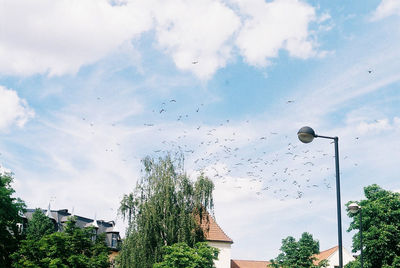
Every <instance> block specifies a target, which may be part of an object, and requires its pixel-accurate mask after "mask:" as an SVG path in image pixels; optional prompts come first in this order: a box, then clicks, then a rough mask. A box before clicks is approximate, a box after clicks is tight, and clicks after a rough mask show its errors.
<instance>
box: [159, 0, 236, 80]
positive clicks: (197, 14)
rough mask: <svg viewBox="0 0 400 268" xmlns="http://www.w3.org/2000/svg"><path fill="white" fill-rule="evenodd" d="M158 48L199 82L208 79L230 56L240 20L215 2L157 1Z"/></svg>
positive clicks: (191, 0) (226, 8)
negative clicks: (234, 34) (232, 39)
mask: <svg viewBox="0 0 400 268" xmlns="http://www.w3.org/2000/svg"><path fill="white" fill-rule="evenodd" d="M156 20H157V26H156V32H157V40H158V43H159V45H160V46H161V47H162V48H163V49H164V50H165V51H166V52H167V53H169V54H171V56H172V58H173V60H174V62H175V64H176V66H177V67H178V68H179V69H182V70H190V71H192V72H193V73H194V74H195V75H197V76H198V77H200V78H205V79H207V78H209V77H210V76H211V75H213V74H214V73H215V71H216V70H217V69H219V68H221V67H224V66H225V64H226V62H227V60H228V59H229V58H230V56H231V50H232V44H230V43H229V42H228V41H230V39H231V37H232V35H233V33H234V32H235V31H236V30H237V29H238V27H239V25H240V20H239V18H238V17H237V15H236V14H235V13H234V12H233V11H232V10H231V9H230V8H228V7H227V6H226V5H224V4H223V3H221V2H220V1H215V0H172V1H160V2H159V3H158V7H157V9H156Z"/></svg>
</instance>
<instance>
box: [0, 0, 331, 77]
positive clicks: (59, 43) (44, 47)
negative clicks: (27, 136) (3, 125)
mask: <svg viewBox="0 0 400 268" xmlns="http://www.w3.org/2000/svg"><path fill="white" fill-rule="evenodd" d="M232 1H233V3H234V4H233V5H236V4H237V6H238V7H239V8H233V7H232V6H228V5H227V4H226V3H224V2H223V1H221V0H191V1H189V0H165V1H160V0H147V1H132V0H126V1H122V0H117V1H108V0H86V1H69V0H56V1H52V0H38V1H35V2H32V1H29V0H19V1H5V2H4V3H3V4H2V5H3V6H2V11H3V12H1V13H0V17H1V20H2V24H3V25H6V27H3V28H2V40H1V41H0V73H4V74H7V75H25V76H26V75H32V74H37V73H40V74H48V75H64V74H74V73H76V72H77V71H78V70H79V69H80V68H81V67H82V66H84V65H88V64H92V63H95V62H97V61H99V60H100V59H102V58H104V57H106V56H107V55H110V54H111V53H113V52H114V51H117V50H118V49H120V47H121V46H124V44H125V46H126V43H127V42H131V41H132V40H133V39H135V38H140V37H141V35H142V33H144V32H146V31H150V30H154V31H155V38H156V46H157V47H159V48H160V49H161V50H162V51H163V52H165V53H166V54H167V55H170V56H171V57H172V59H173V61H174V63H175V65H176V66H177V68H178V69H181V70H185V71H190V72H192V73H194V74H195V75H196V76H197V77H199V78H200V79H205V80H206V79H209V78H210V77H211V76H212V75H213V74H214V73H215V72H216V71H217V70H218V69H219V68H223V67H224V66H226V64H227V62H228V61H229V60H230V59H231V58H232V54H233V51H234V48H235V46H238V47H239V50H240V52H241V54H242V55H243V56H244V57H245V59H246V61H247V62H248V63H250V64H252V65H258V66H265V65H266V64H267V62H268V59H269V58H273V57H277V55H278V51H279V50H280V49H285V50H287V51H288V52H289V54H290V55H291V56H293V57H298V58H303V59H305V58H309V57H312V56H316V55H317V54H318V53H317V52H316V42H315V41H314V40H313V38H314V37H313V36H311V32H310V31H309V29H308V27H309V24H310V22H312V21H315V22H316V23H323V22H324V21H326V20H328V19H329V15H328V14H322V16H321V18H320V19H318V18H317V17H316V14H315V13H316V12H315V9H314V7H312V6H310V5H309V4H307V3H304V2H302V1H300V0H275V1H273V2H265V1H263V0H251V1H243V0H232ZM232 1H230V3H229V4H232V3H231V2H232ZM240 17H242V19H243V22H241V19H240ZM242 23H243V25H242ZM326 27H328V28H326ZM326 27H325V28H326V29H329V27H330V26H326ZM326 29H325V30H326ZM239 32H240V33H239ZM237 33H239V35H238V36H237V35H236V34H237ZM236 38H237V40H235V39H236ZM127 53H128V54H129V53H130V52H129V51H127ZM137 59H138V57H137V55H135V58H132V60H137Z"/></svg>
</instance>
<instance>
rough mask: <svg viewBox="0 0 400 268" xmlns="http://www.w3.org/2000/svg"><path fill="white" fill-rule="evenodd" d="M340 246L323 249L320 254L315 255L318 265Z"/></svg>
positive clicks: (315, 262) (315, 261)
mask: <svg viewBox="0 0 400 268" xmlns="http://www.w3.org/2000/svg"><path fill="white" fill-rule="evenodd" d="M338 248H339V247H338V246H335V247H333V248H330V249H327V250H324V251H321V252H320V253H319V254H316V255H313V257H315V258H316V260H314V264H315V265H317V264H319V262H320V261H322V260H326V259H328V258H329V257H330V256H332V254H333V253H335V252H336V251H337V250H338Z"/></svg>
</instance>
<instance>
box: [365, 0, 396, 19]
mask: <svg viewBox="0 0 400 268" xmlns="http://www.w3.org/2000/svg"><path fill="white" fill-rule="evenodd" d="M391 15H400V1H398V0H382V2H381V3H380V4H379V6H378V7H377V8H376V10H375V12H374V13H373V15H372V20H379V19H383V18H386V17H389V16H391Z"/></svg>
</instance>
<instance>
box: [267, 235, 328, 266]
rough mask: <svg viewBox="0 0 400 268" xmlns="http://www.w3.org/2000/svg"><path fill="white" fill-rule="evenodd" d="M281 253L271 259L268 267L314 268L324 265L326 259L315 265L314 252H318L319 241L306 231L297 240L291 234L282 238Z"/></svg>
mask: <svg viewBox="0 0 400 268" xmlns="http://www.w3.org/2000/svg"><path fill="white" fill-rule="evenodd" d="M280 250H281V253H280V254H279V255H278V257H276V258H275V259H274V260H271V264H270V267H275V268H292V267H297V268H314V267H326V266H327V263H326V261H321V262H319V263H318V264H317V265H316V264H314V261H315V260H316V257H315V254H318V253H319V242H318V241H317V240H314V239H313V236H312V235H311V234H309V233H307V232H304V233H303V234H302V235H301V238H300V239H299V241H296V239H295V238H294V237H292V236H288V237H287V238H285V239H282V246H281V248H280Z"/></svg>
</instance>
